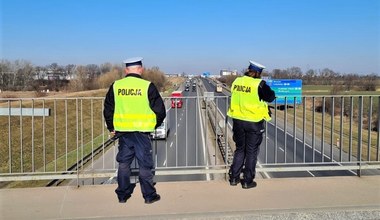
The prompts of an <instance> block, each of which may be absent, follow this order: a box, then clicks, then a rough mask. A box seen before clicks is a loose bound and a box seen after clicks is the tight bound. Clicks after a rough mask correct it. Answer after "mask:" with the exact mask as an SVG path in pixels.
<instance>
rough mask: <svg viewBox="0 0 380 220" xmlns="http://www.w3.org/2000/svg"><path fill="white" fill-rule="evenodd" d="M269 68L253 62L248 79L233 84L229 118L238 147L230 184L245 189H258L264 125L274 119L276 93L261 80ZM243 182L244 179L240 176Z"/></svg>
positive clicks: (241, 78) (243, 77)
mask: <svg viewBox="0 0 380 220" xmlns="http://www.w3.org/2000/svg"><path fill="white" fill-rule="evenodd" d="M264 68H265V67H264V66H263V65H261V64H259V63H256V62H254V61H250V65H249V67H248V70H247V71H246V72H245V74H244V76H242V77H238V78H236V79H235V81H234V82H233V83H232V87H231V103H230V107H229V109H228V112H227V115H228V116H229V117H231V118H232V119H233V129H232V131H233V140H234V142H235V144H236V150H235V152H234V158H233V162H232V165H231V167H230V171H229V175H230V179H229V181H230V185H232V186H236V185H237V184H238V183H239V182H241V185H242V188H244V189H249V188H253V187H256V185H257V184H256V182H255V181H254V179H255V175H256V163H257V156H258V154H259V150H260V144H261V142H262V139H263V133H264V131H265V130H264V122H265V121H269V120H270V119H271V116H270V110H269V108H268V104H267V102H272V101H273V100H274V99H275V93H274V91H273V90H272V89H271V88H270V87H269V86H268V85H267V84H266V83H265V81H264V80H261V73H262V71H263V69H264ZM241 172H243V179H241V180H240V173H241Z"/></svg>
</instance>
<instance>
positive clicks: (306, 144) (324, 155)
mask: <svg viewBox="0 0 380 220" xmlns="http://www.w3.org/2000/svg"><path fill="white" fill-rule="evenodd" d="M268 124H272V126H273V127H275V128H276V126H275V125H274V124H273V122H268ZM277 128H278V129H280V130H281V131H282V132H284V133H285V131H284V129H282V128H281V127H277ZM286 133H287V135H289V136H291V137H293V138H294V136H293V135H292V134H291V133H289V132H286ZM296 140H298V141H299V142H301V143H302V140H301V139H299V138H298V137H297V136H296ZM305 146H308V147H309V148H310V149H311V150H313V148H312V146H311V145H309V144H308V143H307V142H306V140H305ZM314 151H317V152H318V153H320V154H321V155H322V156H323V157H327V158H328V159H329V160H331V158H330V157H329V156H327V155H326V154H325V153H323V154H322V152H320V151H319V150H318V149H317V148H314ZM313 154H314V152H313ZM332 161H333V162H336V163H337V164H338V165H339V166H343V165H342V164H341V163H339V162H338V161H336V160H334V158H333V159H332ZM348 171H349V172H351V173H353V174H354V175H356V173H355V172H354V171H352V170H348ZM308 172H309V171H308ZM313 176H314V175H313Z"/></svg>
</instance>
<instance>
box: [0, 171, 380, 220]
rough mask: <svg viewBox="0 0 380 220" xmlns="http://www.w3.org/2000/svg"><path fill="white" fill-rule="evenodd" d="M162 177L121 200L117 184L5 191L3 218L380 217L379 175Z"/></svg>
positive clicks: (0, 200) (0, 197)
mask: <svg viewBox="0 0 380 220" xmlns="http://www.w3.org/2000/svg"><path fill="white" fill-rule="evenodd" d="M257 182H258V186H257V187H256V188H253V189H242V188H241V186H240V184H239V185H238V186H230V185H229V184H228V182H226V181H222V180H215V181H209V182H206V181H200V182H162V183H161V182H160V183H157V185H156V187H157V191H158V193H159V194H160V195H161V200H160V201H159V202H156V203H153V204H145V203H144V200H143V198H142V196H141V192H140V187H139V186H138V187H136V188H135V192H134V194H133V195H132V197H131V198H130V199H129V200H128V201H127V203H124V204H120V203H118V201H117V199H116V195H115V193H114V190H115V188H116V185H98V186H82V187H79V188H77V187H64V186H61V187H50V188H23V189H1V190H0V219H380V176H365V177H360V178H359V177H319V178H286V179H285V178H284V179H260V180H257Z"/></svg>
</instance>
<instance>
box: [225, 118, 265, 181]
mask: <svg viewBox="0 0 380 220" xmlns="http://www.w3.org/2000/svg"><path fill="white" fill-rule="evenodd" d="M232 131H233V140H234V141H235V144H236V150H235V152H234V159H233V162H232V165H231V167H230V172H229V173H230V178H235V179H239V178H240V173H241V172H243V175H244V181H245V182H247V183H251V182H252V181H253V179H254V178H255V175H256V163H257V157H258V155H259V152H260V144H261V142H262V140H263V133H264V131H265V129H264V120H263V121H260V122H249V121H243V120H238V119H233V129H232Z"/></svg>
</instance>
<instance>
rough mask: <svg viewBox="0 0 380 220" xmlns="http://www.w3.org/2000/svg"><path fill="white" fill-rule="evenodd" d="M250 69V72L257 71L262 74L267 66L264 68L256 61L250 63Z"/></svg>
mask: <svg viewBox="0 0 380 220" xmlns="http://www.w3.org/2000/svg"><path fill="white" fill-rule="evenodd" d="M248 69H249V70H255V71H257V72H259V73H261V72H262V71H263V69H265V66H263V65H262V64H260V63H257V62H255V61H252V60H250V61H249V66H248Z"/></svg>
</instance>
